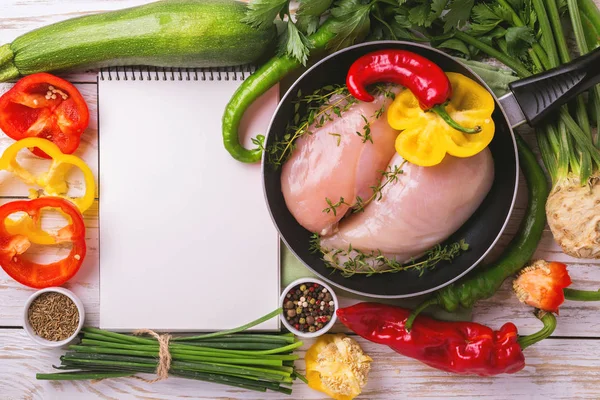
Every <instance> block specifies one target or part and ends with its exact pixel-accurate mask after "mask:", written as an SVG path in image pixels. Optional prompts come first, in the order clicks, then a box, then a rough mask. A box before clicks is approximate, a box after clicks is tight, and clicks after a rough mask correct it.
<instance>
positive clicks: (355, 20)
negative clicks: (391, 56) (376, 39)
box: [244, 0, 393, 65]
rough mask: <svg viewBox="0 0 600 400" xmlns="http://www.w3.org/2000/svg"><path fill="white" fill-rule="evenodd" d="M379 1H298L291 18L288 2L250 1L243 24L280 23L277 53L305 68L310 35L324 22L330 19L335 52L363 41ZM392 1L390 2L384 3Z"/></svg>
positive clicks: (255, 25) (310, 46)
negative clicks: (277, 21) (281, 27)
mask: <svg viewBox="0 0 600 400" xmlns="http://www.w3.org/2000/svg"><path fill="white" fill-rule="evenodd" d="M379 1H383V0H338V1H337V2H335V4H334V3H333V0H300V2H299V7H298V10H297V11H296V13H295V15H294V14H293V13H292V12H291V11H290V0H251V1H250V3H249V5H248V10H247V12H246V17H245V18H244V22H246V23H248V24H250V25H251V26H253V27H256V28H265V27H268V26H269V25H271V24H272V23H273V22H274V21H275V20H280V21H283V22H284V24H283V25H284V27H283V29H281V32H280V34H279V45H278V52H279V54H280V55H286V56H288V57H291V58H294V59H295V60H297V61H298V62H300V63H301V64H302V65H306V62H307V61H308V56H309V54H310V50H311V49H312V48H313V45H312V43H311V40H310V35H312V34H314V33H315V32H316V31H317V30H318V29H319V27H320V26H321V23H322V21H323V20H324V19H328V18H330V19H332V22H331V24H330V27H329V29H331V31H332V32H333V33H335V34H336V35H335V38H334V39H333V40H332V41H331V42H330V43H329V45H328V47H329V49H331V50H338V49H341V48H343V47H346V46H349V45H352V44H354V43H356V42H357V41H359V40H362V39H364V38H365V37H366V36H367V34H368V33H369V31H370V28H371V19H370V15H371V11H372V10H373V9H374V7H375V5H376V4H377V3H378V2H379ZM386 1H393V0H386Z"/></svg>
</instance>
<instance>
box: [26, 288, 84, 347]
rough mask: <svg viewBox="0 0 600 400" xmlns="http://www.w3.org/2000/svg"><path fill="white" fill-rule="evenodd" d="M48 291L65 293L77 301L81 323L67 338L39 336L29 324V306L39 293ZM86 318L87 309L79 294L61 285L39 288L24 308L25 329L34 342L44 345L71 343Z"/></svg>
mask: <svg viewBox="0 0 600 400" xmlns="http://www.w3.org/2000/svg"><path fill="white" fill-rule="evenodd" d="M47 292H57V293H60V294H64V295H65V296H67V297H68V298H70V299H71V300H72V301H73V303H75V306H76V307H77V311H78V312H79V324H78V325H77V329H75V332H74V333H73V334H72V335H71V336H69V337H68V338H66V339H65V340H61V341H59V342H55V341H52V340H47V339H44V338H42V337H40V336H38V335H37V334H36V333H35V331H34V330H33V328H32V327H31V324H29V316H28V312H29V307H30V306H31V303H32V302H33V300H35V299H36V298H37V297H38V296H39V295H41V294H42V293H47ZM84 320H85V310H84V309H83V303H82V302H81V300H79V298H78V297H77V296H75V294H74V293H73V292H71V291H70V290H67V289H64V288H61V287H49V288H45V289H41V290H38V291H37V292H35V293H34V294H32V295H31V296H30V297H29V299H27V302H26V303H25V309H24V310H23V328H24V329H25V332H27V334H28V335H29V337H30V338H31V339H33V341H34V342H36V343H38V344H40V345H42V346H45V347H61V346H64V345H67V344H69V343H70V342H71V341H73V339H75V337H77V334H78V333H79V331H80V330H81V328H82V327H83V321H84Z"/></svg>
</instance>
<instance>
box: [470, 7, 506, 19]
mask: <svg viewBox="0 0 600 400" xmlns="http://www.w3.org/2000/svg"><path fill="white" fill-rule="evenodd" d="M471 13H472V16H471V18H472V19H473V21H475V22H477V23H479V24H490V23H498V22H500V21H502V18H501V17H499V16H498V15H497V14H496V13H495V12H494V11H493V10H492V9H491V8H490V6H489V5H487V4H482V3H480V4H476V5H475V6H474V7H473V10H472V11H471Z"/></svg>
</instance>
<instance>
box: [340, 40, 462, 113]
mask: <svg viewBox="0 0 600 400" xmlns="http://www.w3.org/2000/svg"><path fill="white" fill-rule="evenodd" d="M377 82H392V83H397V84H399V85H402V86H405V87H407V88H408V89H409V90H410V91H411V92H412V93H413V94H414V95H415V97H416V98H417V99H418V100H419V104H420V105H421V108H422V109H424V110H429V109H430V108H433V107H434V106H436V105H440V104H443V103H445V102H446V101H448V99H449V98H450V96H451V95H452V86H451V85H450V80H449V79H448V77H447V76H446V74H445V73H444V71H443V70H442V69H441V68H440V67H439V66H438V65H437V64H435V63H433V62H432V61H430V60H428V59H427V58H425V57H422V56H420V55H418V54H416V53H413V52H410V51H406V50H392V49H389V50H379V51H375V52H372V53H368V54H365V55H364V56H362V57H360V58H359V59H357V60H356V61H355V62H354V63H353V64H352V65H351V66H350V69H349V70H348V75H347V76H346V86H347V87H348V90H349V91H350V94H352V95H353V96H354V97H356V98H357V99H358V100H361V101H366V102H371V101H373V100H374V98H373V96H372V95H371V94H370V93H369V92H368V91H367V86H368V85H371V84H373V83H377Z"/></svg>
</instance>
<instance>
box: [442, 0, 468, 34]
mask: <svg viewBox="0 0 600 400" xmlns="http://www.w3.org/2000/svg"><path fill="white" fill-rule="evenodd" d="M473 4H474V0H453V1H452V3H451V4H450V9H449V11H448V13H447V14H446V15H445V16H444V32H450V31H451V30H452V29H456V28H461V27H462V26H463V25H464V24H465V23H466V22H467V21H468V20H469V17H470V15H471V9H472V8H473Z"/></svg>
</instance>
